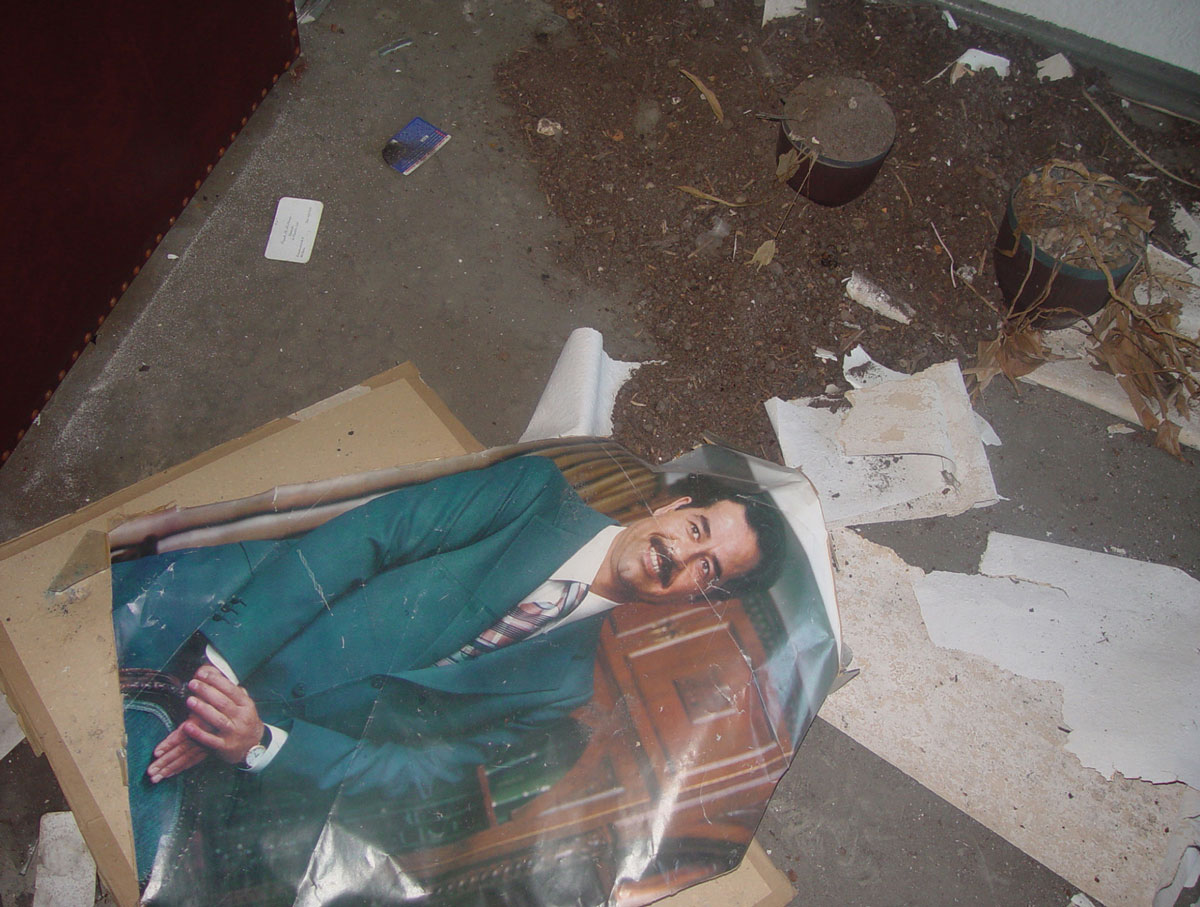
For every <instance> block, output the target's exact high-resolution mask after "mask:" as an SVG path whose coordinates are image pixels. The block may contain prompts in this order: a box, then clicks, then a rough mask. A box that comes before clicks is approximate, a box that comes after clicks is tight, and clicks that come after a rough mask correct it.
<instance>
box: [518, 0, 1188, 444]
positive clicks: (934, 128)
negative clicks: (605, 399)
mask: <svg viewBox="0 0 1200 907" xmlns="http://www.w3.org/2000/svg"><path fill="white" fill-rule="evenodd" d="M811 3H812V0H810V4H811ZM554 9H555V10H556V12H557V14H558V16H557V17H555V18H553V19H552V20H548V21H547V24H546V25H545V27H544V29H543V33H542V34H541V35H540V36H539V40H538V42H537V43H536V44H535V45H534V46H532V47H530V48H526V49H523V50H522V51H520V52H518V53H517V54H515V55H514V56H513V57H512V58H510V59H509V60H507V61H505V62H504V63H502V64H501V65H500V66H499V67H498V68H497V71H496V79H497V85H498V86H499V90H500V92H501V95H502V97H503V98H504V100H505V101H506V103H507V104H508V105H509V106H510V108H511V109H512V111H513V116H514V128H515V129H516V130H517V132H518V133H519V134H521V135H523V136H525V137H526V139H527V141H526V142H525V145H526V147H527V148H528V149H529V152H530V154H531V155H532V157H533V159H534V160H535V161H536V163H537V166H538V169H539V175H540V180H541V185H542V188H543V190H544V191H545V193H546V196H547V198H548V200H549V202H550V204H551V205H552V206H553V208H554V210H555V212H556V213H557V214H558V215H560V216H561V217H562V218H563V219H565V221H566V222H567V223H568V224H569V225H570V228H571V229H570V231H569V232H568V234H567V235H566V236H564V237H563V238H562V239H561V241H560V243H559V248H558V254H559V256H560V257H561V260H562V262H563V263H564V264H566V265H567V266H570V267H573V268H575V269H577V270H578V272H579V273H581V274H582V275H584V276H585V277H586V279H587V280H588V281H590V282H592V283H593V284H594V285H597V286H600V287H602V288H606V289H609V290H611V292H612V293H613V295H614V297H615V298H619V299H621V300H623V303H622V304H626V305H628V308H629V313H630V315H631V316H632V317H633V318H634V319H635V320H636V325H637V327H636V328H635V332H636V333H637V334H638V335H639V336H640V337H642V338H643V339H649V340H651V341H652V342H653V345H654V346H655V348H656V351H657V352H656V356H657V358H660V359H662V360H663V362H662V364H650V365H646V366H643V367H642V368H641V369H640V370H639V371H638V372H637V373H636V374H635V375H634V377H633V379H632V380H631V381H630V382H629V383H628V384H627V385H626V386H625V388H624V389H623V390H622V393H621V395H620V397H619V399H618V402H617V409H616V412H615V414H614V415H615V419H614V421H615V430H614V434H615V437H616V438H617V440H619V441H621V442H622V443H624V444H625V445H627V446H628V447H629V448H630V449H631V450H633V451H634V452H636V453H638V454H639V455H641V456H643V457H645V458H646V459H648V460H651V461H661V460H665V459H670V458H671V457H674V456H676V455H678V454H679V453H681V452H683V451H685V450H688V449H690V448H691V447H692V446H693V445H694V444H695V443H696V442H697V441H699V440H701V439H702V436H703V435H704V433H705V432H711V433H713V434H715V435H716V436H718V437H720V438H721V439H723V440H725V441H727V442H728V443H731V444H734V445H736V446H738V447H740V448H742V449H744V450H747V451H749V452H751V453H754V454H757V455H759V456H764V457H766V458H768V459H774V460H778V459H779V456H778V447H777V444H776V441H775V436H774V432H773V431H772V429H771V426H770V423H769V422H768V420H767V418H766V414H765V412H764V409H763V402H764V401H765V400H767V399H768V398H770V397H772V396H780V397H784V398H795V397H799V396H809V395H815V394H818V393H821V392H823V391H824V390H825V389H826V387H827V385H830V384H835V385H837V386H838V387H844V386H845V383H844V381H843V380H842V376H841V373H840V369H839V367H838V366H837V364H835V363H831V362H827V361H825V360H823V359H821V358H818V357H817V356H816V355H815V351H816V350H817V349H818V348H821V349H824V350H829V351H832V352H835V353H841V352H844V351H845V350H847V349H849V348H850V347H852V346H854V345H855V344H862V345H863V346H864V347H865V348H866V349H867V350H868V352H869V353H870V354H871V355H872V356H873V357H874V358H876V359H877V360H879V361H880V362H882V363H883V364H885V365H887V366H889V367H891V368H894V369H898V370H901V371H906V372H913V371H917V370H919V369H922V368H925V367H927V366H929V365H932V364H934V363H936V362H941V361H945V360H947V359H958V360H959V361H960V362H961V363H962V364H963V365H964V366H965V365H968V364H970V362H971V361H972V360H973V358H974V355H975V353H976V350H977V345H978V343H979V342H980V341H986V340H989V339H991V338H992V337H994V336H995V334H996V331H997V328H998V325H999V321H1000V315H999V312H1000V310H1001V309H1002V307H1003V301H1002V297H1001V295H1000V291H999V289H998V288H997V286H996V284H995V276H994V271H993V268H992V262H991V258H992V248H993V246H994V244H995V240H996V233H997V228H998V225H999V220H1000V218H1001V217H1002V216H1003V214H1004V210H1005V205H1006V202H1007V199H1008V197H1009V194H1010V192H1011V190H1012V188H1013V187H1014V186H1016V185H1017V182H1018V181H1019V180H1020V179H1021V178H1022V177H1023V176H1024V175H1025V174H1027V173H1029V172H1030V171H1031V170H1033V169H1035V168H1036V167H1039V166H1042V165H1044V164H1045V163H1047V162H1049V161H1051V160H1054V159H1061V158H1069V159H1071V160H1078V161H1080V162H1082V163H1083V164H1084V165H1085V166H1086V167H1088V168H1089V169H1090V170H1094V171H1096V172H1101V173H1109V174H1112V175H1114V176H1116V177H1117V178H1118V179H1119V180H1120V181H1121V182H1122V183H1123V184H1127V185H1130V186H1131V187H1133V186H1136V188H1137V192H1138V195H1139V196H1140V197H1141V198H1143V199H1144V200H1145V202H1146V203H1147V204H1149V205H1150V206H1151V208H1152V217H1153V219H1154V220H1155V221H1156V222H1157V223H1158V224H1159V226H1158V228H1156V230H1155V233H1154V234H1153V235H1152V237H1151V239H1152V241H1153V242H1155V243H1156V244H1158V245H1160V246H1161V247H1164V248H1166V249H1168V250H1169V251H1173V252H1175V253H1176V254H1178V253H1179V252H1180V251H1181V248H1182V247H1181V243H1180V242H1179V237H1178V236H1176V235H1174V234H1173V232H1172V228H1171V226H1170V215H1169V212H1170V203H1171V202H1172V201H1176V200H1178V201H1182V202H1185V203H1195V202H1196V201H1197V200H1198V199H1200V193H1197V192H1196V191H1195V190H1192V189H1190V188H1188V187H1186V186H1184V185H1182V184H1181V183H1178V182H1174V181H1171V180H1169V179H1167V178H1166V177H1164V176H1162V175H1161V174H1160V173H1159V172H1158V171H1157V170H1155V169H1154V168H1153V167H1152V166H1151V165H1150V164H1148V163H1147V162H1146V161H1145V160H1144V159H1143V158H1141V157H1139V156H1138V155H1137V154H1136V153H1135V152H1134V151H1132V150H1131V149H1130V148H1129V147H1128V145H1127V144H1126V143H1125V142H1124V141H1123V140H1122V139H1121V138H1120V137H1118V136H1117V134H1116V133H1115V131H1114V130H1113V129H1112V127H1111V126H1109V125H1108V124H1107V123H1106V122H1105V121H1104V119H1103V118H1102V117H1101V115H1100V114H1099V113H1098V112H1097V111H1096V110H1095V109H1094V108H1093V107H1092V105H1091V104H1090V103H1089V102H1088V100H1087V99H1086V98H1085V97H1084V95H1083V90H1084V89H1085V88H1087V89H1088V90H1089V92H1090V93H1091V95H1092V96H1093V97H1094V98H1095V99H1096V101H1097V102H1098V103H1099V104H1100V105H1101V106H1102V107H1103V108H1104V109H1105V110H1106V111H1107V112H1108V114H1109V115H1110V116H1112V117H1113V118H1114V120H1115V121H1116V122H1117V123H1118V124H1119V125H1120V126H1121V129H1122V131H1123V132H1125V134H1126V135H1127V136H1129V138H1130V139H1131V140H1133V141H1134V142H1136V143H1137V144H1138V145H1139V147H1140V148H1142V149H1143V150H1144V151H1145V152H1146V153H1148V154H1149V155H1151V156H1152V157H1153V158H1154V159H1155V160H1156V161H1158V162H1159V163H1160V164H1161V165H1162V166H1164V167H1167V168H1168V169H1170V170H1172V171H1173V172H1175V173H1177V174H1179V175H1180V176H1182V177H1184V178H1186V179H1188V180H1190V181H1192V182H1200V150H1198V149H1200V128H1197V127H1196V126H1195V125H1194V124H1191V123H1189V122H1187V121H1184V120H1179V119H1172V118H1169V117H1163V116H1161V115H1159V114H1156V113H1153V112H1151V111H1147V110H1145V109H1143V108H1138V107H1136V106H1130V107H1128V108H1123V107H1122V104H1121V101H1120V99H1119V98H1117V97H1116V96H1115V95H1113V94H1112V93H1110V92H1109V91H1108V90H1107V88H1106V87H1105V81H1104V79H1103V77H1102V76H1101V75H1099V74H1097V73H1095V72H1088V71H1078V72H1077V74H1076V76H1075V77H1074V78H1072V79H1069V80H1064V81H1059V82H1054V83H1040V84H1039V83H1038V82H1037V81H1036V62H1037V61H1038V60H1040V59H1043V58H1045V57H1047V56H1049V55H1050V53H1051V52H1052V51H1050V50H1047V49H1045V48H1042V47H1039V46H1037V45H1035V44H1032V43H1030V42H1028V41H1026V40H1024V39H1021V38H1017V37H1013V36H1008V35H1003V34H999V33H995V32H991V31H989V30H986V29H984V28H983V27H981V26H979V25H975V24H971V23H965V22H961V21H960V22H959V28H958V30H957V31H953V30H950V29H949V28H948V27H947V24H946V22H945V21H944V20H943V18H942V16H941V14H940V13H939V12H938V11H937V10H935V9H934V8H932V7H927V6H903V5H863V4H862V3H861V2H857V0H828V2H826V0H821V2H820V3H819V6H817V7H815V8H810V10H809V13H808V14H807V15H804V16H801V17H797V18H793V19H790V20H784V21H776V22H772V23H769V24H768V25H766V26H765V27H764V26H762V25H761V24H760V23H761V19H762V8H761V7H760V6H756V5H755V4H754V3H753V2H752V0H744V2H741V0H716V2H715V3H714V4H713V5H711V8H707V9H706V8H704V5H703V4H702V3H700V2H696V3H682V2H674V3H665V2H663V0H605V2H604V3H598V2H587V3H585V2H581V0H560V2H557V3H555V4H554ZM972 47H978V48H981V49H983V50H987V51H990V52H992V53H997V54H1001V55H1003V56H1006V57H1008V58H1009V59H1010V61H1011V63H1012V68H1011V72H1010V75H1009V77H1008V78H1006V79H1001V78H1000V77H999V76H997V75H996V74H995V73H993V72H991V71H984V72H981V73H977V74H967V75H964V76H963V77H962V78H960V79H958V80H957V81H956V82H955V83H953V84H951V82H950V69H949V64H951V63H952V62H953V61H954V60H955V59H956V58H957V57H958V56H959V55H960V54H962V53H963V51H965V50H968V49H969V48H972ZM944 67H945V70H944V71H943V68H944ZM680 70H687V71H688V72H689V73H692V74H693V75H695V76H696V77H697V78H698V79H700V80H701V81H702V83H703V85H704V86H705V87H706V88H707V89H708V90H709V91H711V92H712V94H713V96H714V97H715V98H716V99H717V100H718V101H719V104H720V106H721V108H722V109H723V112H724V120H723V122H720V121H719V120H718V118H717V116H716V115H715V112H714V109H713V107H712V106H711V105H710V103H709V101H708V100H707V99H706V98H705V96H704V94H703V93H702V92H701V91H700V90H699V89H698V87H697V86H696V85H695V84H694V83H693V82H692V81H690V80H689V79H688V78H687V77H686V76H685V75H683V74H682V73H681V72H680ZM810 76H845V77H849V78H855V79H863V80H865V81H867V82H869V83H870V84H871V85H873V86H875V87H876V88H877V89H878V90H879V91H880V92H881V93H882V95H883V96H884V98H885V99H886V100H887V102H888V105H889V106H890V107H891V109H892V111H893V112H894V113H895V116H896V120H897V138H896V144H895V146H894V148H893V149H892V151H891V153H890V155H889V157H888V158H887V160H886V161H885V163H884V165H883V169H882V170H881V171H880V173H879V175H878V176H877V178H876V179H875V182H874V183H873V184H872V185H871V187H870V188H869V189H868V190H867V191H866V193H864V194H863V195H862V196H860V197H859V198H857V199H855V200H854V201H852V202H850V203H849V204H846V205H843V206H841V207H837V208H827V207H821V206H819V205H815V204H813V203H811V202H809V201H808V200H807V199H805V198H803V197H799V198H798V197H797V194H796V192H795V191H793V190H792V189H790V188H789V187H788V186H786V185H784V184H781V183H780V182H779V181H778V180H777V178H776V175H775V169H776V159H775V149H776V142H777V140H778V130H779V126H778V121H777V118H778V117H779V116H780V115H781V114H782V108H783V103H784V100H785V99H786V97H787V96H788V95H789V94H790V93H791V92H792V91H793V90H794V89H795V88H796V87H797V86H798V85H800V84H801V83H802V82H803V81H804V80H806V79H808V78H809V77H810ZM542 117H548V118H550V119H553V120H555V121H557V122H559V123H561V124H562V125H563V129H564V131H563V132H562V134H561V135H557V136H543V135H539V134H538V133H537V131H536V124H537V122H538V120H539V119H540V118H542ZM763 117H774V118H776V119H764V118H763ZM1135 178H1136V179H1135ZM681 186H687V187H691V188H693V189H695V190H699V191H701V192H703V193H707V194H708V195H710V196H712V197H715V198H717V199H720V200H721V202H722V203H717V202H713V201H708V200H704V199H701V198H698V197H697V196H695V195H693V194H689V193H687V192H684V191H680V189H679V188H678V187H681ZM723 225H724V226H725V227H728V228H729V231H728V233H725V232H724V230H723V228H722V227H723ZM771 239H775V240H776V243H777V251H776V254H775V256H774V259H773V261H771V263H770V264H768V265H766V266H762V267H760V266H758V265H756V264H750V263H749V262H750V259H751V257H752V256H753V255H754V252H755V251H756V250H757V249H758V248H759V247H760V246H761V245H762V244H763V243H764V242H766V241H768V240H771ZM852 269H853V270H857V271H859V272H861V273H863V274H864V275H866V276H869V277H870V278H871V279H872V280H873V281H874V282H875V283H877V284H879V285H880V286H881V287H882V288H884V289H885V290H886V291H887V292H889V293H890V294H891V295H892V296H893V298H894V299H896V300H899V301H901V302H905V303H907V304H909V305H911V306H912V307H913V308H914V309H915V311H916V317H915V318H914V319H913V323H912V324H911V325H901V324H898V323H896V322H893V321H890V320H888V319H887V318H885V317H882V316H879V315H876V314H875V313H873V312H871V311H869V310H867V309H865V308H862V307H860V306H858V305H857V304H855V303H853V302H851V301H850V300H849V299H847V298H846V296H845V294H844V287H843V282H844V281H845V280H846V279H847V278H849V276H850V273H851V270H852ZM630 288H633V295H632V297H631V296H630Z"/></svg>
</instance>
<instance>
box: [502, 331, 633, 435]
mask: <svg viewBox="0 0 1200 907" xmlns="http://www.w3.org/2000/svg"><path fill="white" fill-rule="evenodd" d="M640 366H641V363H640V362H618V361H617V360H615V359H610V358H609V357H608V355H607V354H606V353H605V352H604V336H603V335H602V334H601V333H600V332H599V331H597V330H595V329H594V328H576V329H575V330H574V331H572V332H571V336H569V337H568V338H567V342H566V343H565V344H563V348H562V352H561V353H559V355H558V362H556V363H555V365H554V371H553V372H551V373H550V380H549V381H547V382H546V389H545V390H543V391H542V398H541V399H540V400H538V404H537V408H536V409H534V411H533V418H531V419H530V420H529V426H528V427H527V428H526V429H525V433H524V434H523V435H521V440H522V441H543V440H546V439H547V438H565V437H572V436H588V437H597V438H607V437H608V436H609V435H611V434H612V411H613V405H614V404H615V403H616V400H617V391H619V390H620V389H621V385H623V384H624V383H625V382H626V381H628V380H629V376H630V375H632V374H633V373H634V372H635V371H637V369H638V368H639V367H640Z"/></svg>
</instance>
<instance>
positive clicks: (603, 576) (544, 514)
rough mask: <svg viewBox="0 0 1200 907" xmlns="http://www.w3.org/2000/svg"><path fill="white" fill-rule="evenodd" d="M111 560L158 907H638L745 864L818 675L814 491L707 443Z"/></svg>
mask: <svg viewBox="0 0 1200 907" xmlns="http://www.w3.org/2000/svg"><path fill="white" fill-rule="evenodd" d="M110 545H111V547H112V550H113V560H114V563H113V621H114V628H115V632H116V638H117V646H118V656H119V661H120V665H121V679H122V690H123V692H124V695H125V701H126V731H127V735H128V737H129V747H128V753H129V758H130V764H129V781H130V804H131V811H132V814H133V816H134V831H135V843H136V853H137V860H138V869H139V876H140V882H141V885H142V890H143V898H144V900H145V901H146V902H147V903H152V904H198V905H199V904H203V905H209V904H219V903H267V904H296V905H318V904H364V903H369V904H437V905H454V907H468V905H476V904H478V905H483V904H489V905H490V904H497V903H511V904H522V905H546V907H551V905H601V904H630V905H631V904H643V903H648V902H649V901H651V900H654V899H656V898H659V897H662V896H665V895H668V894H670V893H673V892H674V891H677V890H679V889H681V888H683V887H686V886H689V885H692V884H695V883H697V882H700V881H703V880H704V879H706V878H709V877H712V876H714V875H717V874H720V873H723V872H725V871H728V870H730V869H732V868H734V867H735V866H736V865H737V864H738V863H739V862H740V860H741V858H742V856H743V855H744V853H745V850H746V847H747V846H748V844H749V843H750V840H751V838H752V836H753V834H754V830H755V828H756V826H757V825H758V822H759V820H760V818H761V817H762V814H763V811H764V809H765V807H766V804H767V801H768V799H769V798H770V796H771V793H772V791H773V790H774V787H775V785H776V783H777V782H778V781H779V779H780V777H781V776H782V774H783V772H784V771H785V770H786V769H787V767H788V765H789V763H790V761H791V759H792V757H793V755H794V753H795V751H796V748H797V747H798V746H799V744H800V741H801V739H802V738H803V736H804V734H805V732H806V730H807V729H808V726H809V724H810V723H811V721H812V719H813V717H814V716H815V714H816V712H817V709H818V708H819V706H820V704H821V702H822V701H823V699H824V697H825V695H826V694H827V692H828V691H829V689H830V686H831V684H832V683H833V681H834V678H835V676H836V674H837V672H838V670H839V655H840V653H839V648H840V639H839V633H840V631H839V627H838V620H837V610H836V605H835V602H834V596H833V579H832V569H831V565H830V562H829V551H828V544H827V539H826V535H825V529H824V523H823V520H822V518H821V512H820V507H819V504H818V502H817V499H816V495H815V492H814V491H813V489H812V486H811V485H810V484H809V482H808V481H807V480H806V479H805V478H804V477H803V476H802V475H800V474H799V473H796V472H795V471H793V470H787V469H783V468H781V467H778V466H775V465H773V464H769V463H766V462H763V461H760V460H756V459H753V458H750V457H747V456H744V455H741V454H738V453H735V452H733V451H730V450H727V449H724V448H720V447H712V446H710V447H702V448H699V449H697V450H696V451H694V452H692V453H690V454H688V455H687V456H685V457H683V458H681V459H680V460H676V461H674V462H673V463H670V464H666V465H664V466H661V467H650V466H648V465H647V464H645V463H643V462H642V461H640V460H638V459H637V458H635V457H633V456H632V455H630V454H629V453H628V452H627V451H625V450H624V449H623V448H621V447H619V446H618V445H616V444H614V443H612V442H610V441H601V440H594V439H580V440H576V441H569V442H564V441H558V442H538V443H535V444H526V445H520V446H517V447H511V448H501V449H495V450H492V451H487V452H485V453H484V454H481V455H472V456H469V457H463V458H458V459H455V460H444V461H438V462H436V463H433V464H422V465H419V466H417V467H413V468H405V469H396V470H385V471H380V472H375V473H367V474H362V475H359V476H353V477H342V478H338V479H334V480H330V481H328V482H323V483H314V484H313V485H306V486H295V487H289V488H279V489H272V490H270V491H265V492H264V493H263V494H261V495H258V496H256V497H254V498H248V499H245V500H243V501H235V502H224V503H221V504H216V505H212V506H209V507H199V508H189V509H188V510H182V511H170V512H165V513H159V514H153V515H151V516H149V517H144V518H140V519H138V520H135V521H131V522H129V523H127V524H124V525H123V526H121V527H117V528H116V529H114V530H113V531H112V533H110ZM197 680H198V681H199V683H198V685H189V681H197ZM223 691H227V692H223ZM260 729H261V731H262V733H261V735H260ZM252 738H253V739H252ZM164 751H165V752H166V754H165V755H164ZM165 764H166V765H167V767H166V768H164V765H165Z"/></svg>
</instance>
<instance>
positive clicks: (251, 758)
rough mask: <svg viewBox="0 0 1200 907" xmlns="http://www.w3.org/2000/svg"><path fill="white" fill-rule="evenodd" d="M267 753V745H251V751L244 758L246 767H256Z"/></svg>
mask: <svg viewBox="0 0 1200 907" xmlns="http://www.w3.org/2000/svg"><path fill="white" fill-rule="evenodd" d="M266 753H267V748H266V747H265V746H263V745H262V744H261V743H256V744H254V746H252V747H250V752H248V753H246V758H245V759H244V760H243V762H244V763H245V765H246V768H254V766H255V765H256V764H258V760H260V759H261V758H262V757H263V756H265V755H266Z"/></svg>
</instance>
